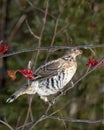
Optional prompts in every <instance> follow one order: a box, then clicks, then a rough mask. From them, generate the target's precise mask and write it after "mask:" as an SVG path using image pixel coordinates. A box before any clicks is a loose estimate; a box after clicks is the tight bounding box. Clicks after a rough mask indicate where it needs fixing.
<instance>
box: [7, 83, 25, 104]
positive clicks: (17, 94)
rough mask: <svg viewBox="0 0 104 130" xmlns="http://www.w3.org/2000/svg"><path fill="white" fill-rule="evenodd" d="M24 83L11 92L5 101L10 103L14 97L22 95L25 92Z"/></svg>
mask: <svg viewBox="0 0 104 130" xmlns="http://www.w3.org/2000/svg"><path fill="white" fill-rule="evenodd" d="M26 87H27V86H26V85H24V86H23V87H22V88H20V89H19V90H17V91H16V92H15V93H13V94H12V95H11V96H10V97H9V98H8V99H7V100H6V102H7V103H11V102H13V101H14V100H15V99H16V98H18V97H19V96H21V95H23V94H25V93H26V91H25V90H26Z"/></svg>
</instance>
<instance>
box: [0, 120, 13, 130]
mask: <svg viewBox="0 0 104 130" xmlns="http://www.w3.org/2000/svg"><path fill="white" fill-rule="evenodd" d="M0 123H2V124H3V125H5V126H7V127H8V128H9V129H10V130H14V129H13V128H12V127H11V126H10V125H9V124H8V123H6V122H5V121H2V120H0Z"/></svg>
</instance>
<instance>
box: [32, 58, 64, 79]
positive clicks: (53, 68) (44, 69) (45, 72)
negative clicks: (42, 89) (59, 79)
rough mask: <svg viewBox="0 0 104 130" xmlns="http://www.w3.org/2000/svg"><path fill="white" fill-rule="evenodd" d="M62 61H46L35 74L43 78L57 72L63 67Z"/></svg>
mask: <svg viewBox="0 0 104 130" xmlns="http://www.w3.org/2000/svg"><path fill="white" fill-rule="evenodd" d="M61 62H62V61H61V60H60V59H58V60H54V61H51V62H48V63H46V64H45V65H42V66H40V67H39V68H38V69H37V70H36V71H35V72H34V75H36V76H37V77H39V78H40V79H41V78H48V77H50V76H54V75H55V74H57V72H58V69H60V68H61V65H62V63H61Z"/></svg>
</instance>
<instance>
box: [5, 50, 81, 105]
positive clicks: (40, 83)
mask: <svg viewBox="0 0 104 130" xmlns="http://www.w3.org/2000/svg"><path fill="white" fill-rule="evenodd" d="M79 54H82V50H80V49H71V50H68V51H67V52H66V53H65V55H64V56H62V57H61V58H58V59H57V60H53V61H50V62H48V63H46V64H44V65H41V66H40V67H39V68H38V69H37V70H36V71H35V72H34V75H35V79H34V80H32V81H30V84H25V85H23V86H22V87H21V88H20V89H18V90H17V91H16V92H15V93H14V94H13V95H11V97H10V98H8V99H7V102H9V103H10V102H13V101H14V100H15V99H16V98H18V97H19V96H20V95H23V94H35V93H37V94H38V95H39V96H40V98H41V99H43V100H44V101H45V102H48V98H47V97H48V96H49V95H52V94H56V93H57V92H59V91H61V90H62V89H63V88H64V87H65V85H66V84H67V83H68V82H69V81H70V80H71V79H72V77H73V75H74V74H75V72H76V69H77V61H76V56H77V55H79Z"/></svg>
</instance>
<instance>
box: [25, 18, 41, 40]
mask: <svg viewBox="0 0 104 130" xmlns="http://www.w3.org/2000/svg"><path fill="white" fill-rule="evenodd" d="M26 25H27V27H28V30H29V32H30V33H31V35H32V36H33V37H34V38H36V39H38V40H39V39H40V37H39V36H37V35H36V34H34V33H33V31H32V29H31V27H30V25H29V23H28V20H26Z"/></svg>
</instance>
